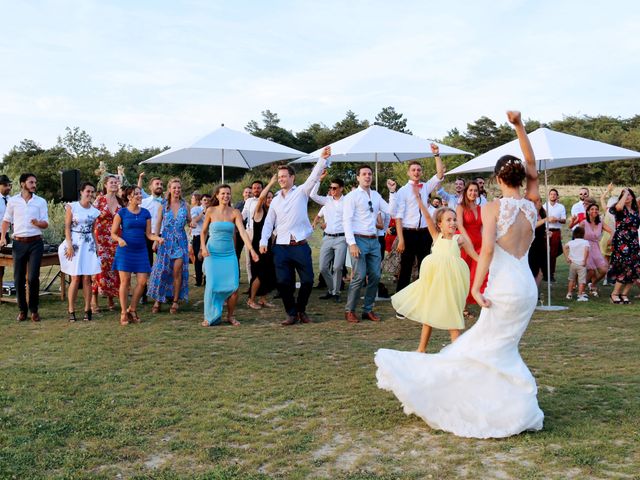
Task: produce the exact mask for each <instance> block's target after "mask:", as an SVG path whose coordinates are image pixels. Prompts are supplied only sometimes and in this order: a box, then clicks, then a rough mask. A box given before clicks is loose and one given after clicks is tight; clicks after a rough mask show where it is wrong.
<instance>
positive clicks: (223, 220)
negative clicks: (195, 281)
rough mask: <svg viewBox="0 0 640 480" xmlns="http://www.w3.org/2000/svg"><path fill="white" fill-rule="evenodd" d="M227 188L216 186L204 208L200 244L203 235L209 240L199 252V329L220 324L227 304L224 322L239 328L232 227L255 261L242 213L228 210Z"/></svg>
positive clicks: (233, 209)
mask: <svg viewBox="0 0 640 480" xmlns="http://www.w3.org/2000/svg"><path fill="white" fill-rule="evenodd" d="M230 203H231V187H230V186H229V185H218V187H217V188H216V189H215V191H214V192H213V199H212V202H211V206H210V207H209V208H208V209H207V213H206V216H205V218H204V224H203V225H202V232H201V233H200V238H201V242H202V243H201V244H202V245H204V244H205V240H206V239H207V235H208V237H209V240H208V241H207V242H206V247H205V248H203V249H202V256H203V257H204V263H203V268H204V273H205V276H206V277H207V283H206V285H205V290H204V321H203V322H202V326H203V327H211V326H213V325H218V324H220V322H221V320H222V309H223V307H224V303H225V301H226V302H227V322H229V323H230V324H231V325H234V326H237V325H240V322H238V321H237V320H236V317H235V316H234V313H235V308H236V303H237V301H238V284H239V277H240V272H239V270H238V259H237V257H236V251H235V247H234V245H233V235H234V225H235V227H236V228H237V229H238V232H239V233H240V236H241V237H242V240H243V241H244V244H245V246H246V247H247V251H248V252H249V253H250V254H251V258H252V260H253V261H255V262H257V261H258V260H259V257H258V254H257V253H256V251H255V250H254V249H253V247H252V246H251V239H250V238H249V236H248V235H247V232H246V231H245V229H244V224H243V221H242V214H241V213H240V211H239V210H237V209H235V208H232V207H231V206H230Z"/></svg>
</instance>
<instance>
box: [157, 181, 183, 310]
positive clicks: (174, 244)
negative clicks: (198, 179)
mask: <svg viewBox="0 0 640 480" xmlns="http://www.w3.org/2000/svg"><path fill="white" fill-rule="evenodd" d="M167 192H168V193H167V198H166V200H163V201H162V208H161V209H160V213H159V214H158V220H157V222H158V223H157V225H156V231H157V232H161V233H162V238H164V243H163V244H162V245H159V246H158V249H157V254H156V261H155V262H153V268H152V269H151V277H150V278H149V290H148V295H149V296H150V297H151V298H153V299H154V300H155V303H154V304H153V308H152V309H151V311H152V312H153V313H158V312H159V311H160V304H161V303H166V302H167V299H171V301H172V302H173V303H172V305H171V309H170V310H169V312H170V313H176V312H177V311H178V301H180V300H187V299H188V298H189V241H188V239H187V232H186V230H185V227H186V226H187V225H188V224H190V223H191V214H190V212H189V208H188V207H187V203H186V202H185V201H184V199H183V198H182V184H181V182H180V179H179V178H172V179H171V180H169V184H168V185H167Z"/></svg>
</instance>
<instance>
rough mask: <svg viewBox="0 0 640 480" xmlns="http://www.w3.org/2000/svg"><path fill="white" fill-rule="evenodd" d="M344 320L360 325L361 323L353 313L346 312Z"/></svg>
mask: <svg viewBox="0 0 640 480" xmlns="http://www.w3.org/2000/svg"><path fill="white" fill-rule="evenodd" d="M344 319H345V320H346V321H347V322H349V323H358V322H359V321H360V320H358V317H356V314H355V313H353V312H344Z"/></svg>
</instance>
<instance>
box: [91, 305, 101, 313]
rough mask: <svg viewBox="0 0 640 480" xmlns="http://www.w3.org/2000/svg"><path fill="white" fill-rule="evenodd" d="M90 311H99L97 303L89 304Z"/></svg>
mask: <svg viewBox="0 0 640 480" xmlns="http://www.w3.org/2000/svg"><path fill="white" fill-rule="evenodd" d="M91 311H92V312H93V313H100V307H99V306H98V304H97V303H92V304H91Z"/></svg>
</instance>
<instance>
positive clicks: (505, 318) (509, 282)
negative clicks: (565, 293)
mask: <svg viewBox="0 0 640 480" xmlns="http://www.w3.org/2000/svg"><path fill="white" fill-rule="evenodd" d="M536 219H537V213H536V209H535V206H534V205H533V203H532V202H531V201H529V200H526V199H514V198H510V197H505V198H502V199H501V200H500V210H499V217H498V223H497V233H496V246H495V250H494V256H493V260H492V262H491V265H490V267H489V280H488V282H487V287H486V290H485V293H484V296H485V298H487V299H488V300H489V301H490V302H491V306H490V307H489V308H483V309H482V312H481V313H480V317H479V318H478V321H477V322H476V324H475V325H474V326H473V327H472V328H470V329H469V330H468V331H467V332H465V333H464V334H463V335H461V336H460V337H459V338H458V340H456V341H455V342H454V343H452V344H451V345H449V346H447V347H445V348H443V349H442V350H441V351H440V353H437V354H424V353H417V352H399V351H396V350H388V349H381V350H378V351H377V352H376V356H375V362H376V365H377V366H378V370H377V373H376V377H377V379H378V387H380V388H382V389H384V390H390V391H391V392H393V393H394V394H395V395H396V397H398V399H399V400H400V402H402V405H403V406H404V412H405V413H406V414H407V415H410V414H412V413H413V414H415V415H418V416H419V417H421V418H422V419H423V420H424V421H425V422H427V424H429V426H431V427H432V428H436V429H441V430H445V431H448V432H452V433H454V434H455V435H458V436H460V437H472V438H501V437H508V436H510V435H516V434H518V433H520V432H523V431H525V430H540V429H541V428H542V422H543V419H544V414H543V413H542V410H540V408H539V407H538V401H537V398H536V394H537V387H536V382H535V379H534V378H533V375H531V372H530V371H529V369H528V368H527V366H526V365H525V364H524V362H523V361H522V358H521V357H520V353H519V351H518V343H519V341H520V338H521V337H522V335H523V333H524V332H525V330H526V328H527V325H528V324H529V320H530V319H531V314H532V313H533V310H534V308H535V306H536V302H537V291H538V290H537V287H536V284H535V281H534V279H533V276H532V274H531V270H530V269H529V264H528V261H527V252H528V250H529V246H530V245H531V240H532V238H533V231H534V229H535V224H536Z"/></svg>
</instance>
